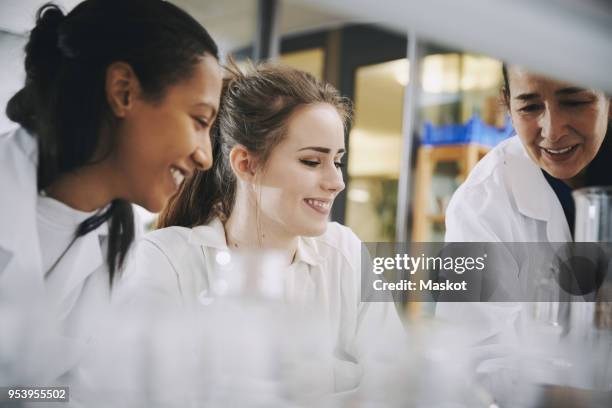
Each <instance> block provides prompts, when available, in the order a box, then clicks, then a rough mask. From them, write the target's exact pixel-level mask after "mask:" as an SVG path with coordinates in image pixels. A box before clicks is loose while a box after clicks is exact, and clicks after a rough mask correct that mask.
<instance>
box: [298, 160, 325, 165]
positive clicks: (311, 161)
mask: <svg viewBox="0 0 612 408" xmlns="http://www.w3.org/2000/svg"><path fill="white" fill-rule="evenodd" d="M300 163H302V164H305V165H306V166H308V167H317V166H318V165H319V164H321V163H319V162H318V161H314V160H306V159H300Z"/></svg>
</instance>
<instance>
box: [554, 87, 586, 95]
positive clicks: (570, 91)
mask: <svg viewBox="0 0 612 408" xmlns="http://www.w3.org/2000/svg"><path fill="white" fill-rule="evenodd" d="M587 91H588V90H587V89H584V88H578V87H577V86H572V87H569V88H563V89H559V90H558V91H556V92H555V94H556V95H572V94H576V93H581V92H587Z"/></svg>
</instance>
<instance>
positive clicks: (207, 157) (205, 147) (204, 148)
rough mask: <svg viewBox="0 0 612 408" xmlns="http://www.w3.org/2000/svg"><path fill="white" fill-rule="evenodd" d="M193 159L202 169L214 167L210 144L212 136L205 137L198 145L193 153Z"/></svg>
mask: <svg viewBox="0 0 612 408" xmlns="http://www.w3.org/2000/svg"><path fill="white" fill-rule="evenodd" d="M191 160H193V162H194V164H195V165H196V167H198V168H199V169H200V170H208V169H210V168H211V167H212V164H213V158H212V148H211V146H210V136H208V135H207V136H206V137H205V138H203V140H202V142H201V143H199V145H198V147H196V149H195V150H194V152H193V153H192V154H191Z"/></svg>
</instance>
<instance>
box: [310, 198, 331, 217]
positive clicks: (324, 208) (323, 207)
mask: <svg viewBox="0 0 612 408" xmlns="http://www.w3.org/2000/svg"><path fill="white" fill-rule="evenodd" d="M304 201H305V202H306V204H308V205H309V206H310V207H312V208H313V209H314V210H316V211H318V212H321V213H326V212H328V211H329V208H330V207H331V204H332V202H331V201H321V200H315V199H313V198H307V199H305V200H304Z"/></svg>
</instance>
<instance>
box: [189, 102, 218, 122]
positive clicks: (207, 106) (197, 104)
mask: <svg viewBox="0 0 612 408" xmlns="http://www.w3.org/2000/svg"><path fill="white" fill-rule="evenodd" d="M193 106H204V107H206V108H209V109H211V110H212V115H210V117H211V118H214V117H215V116H217V108H215V107H214V106H213V105H212V104H210V103H208V102H198V103H196V104H194V105H193Z"/></svg>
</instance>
